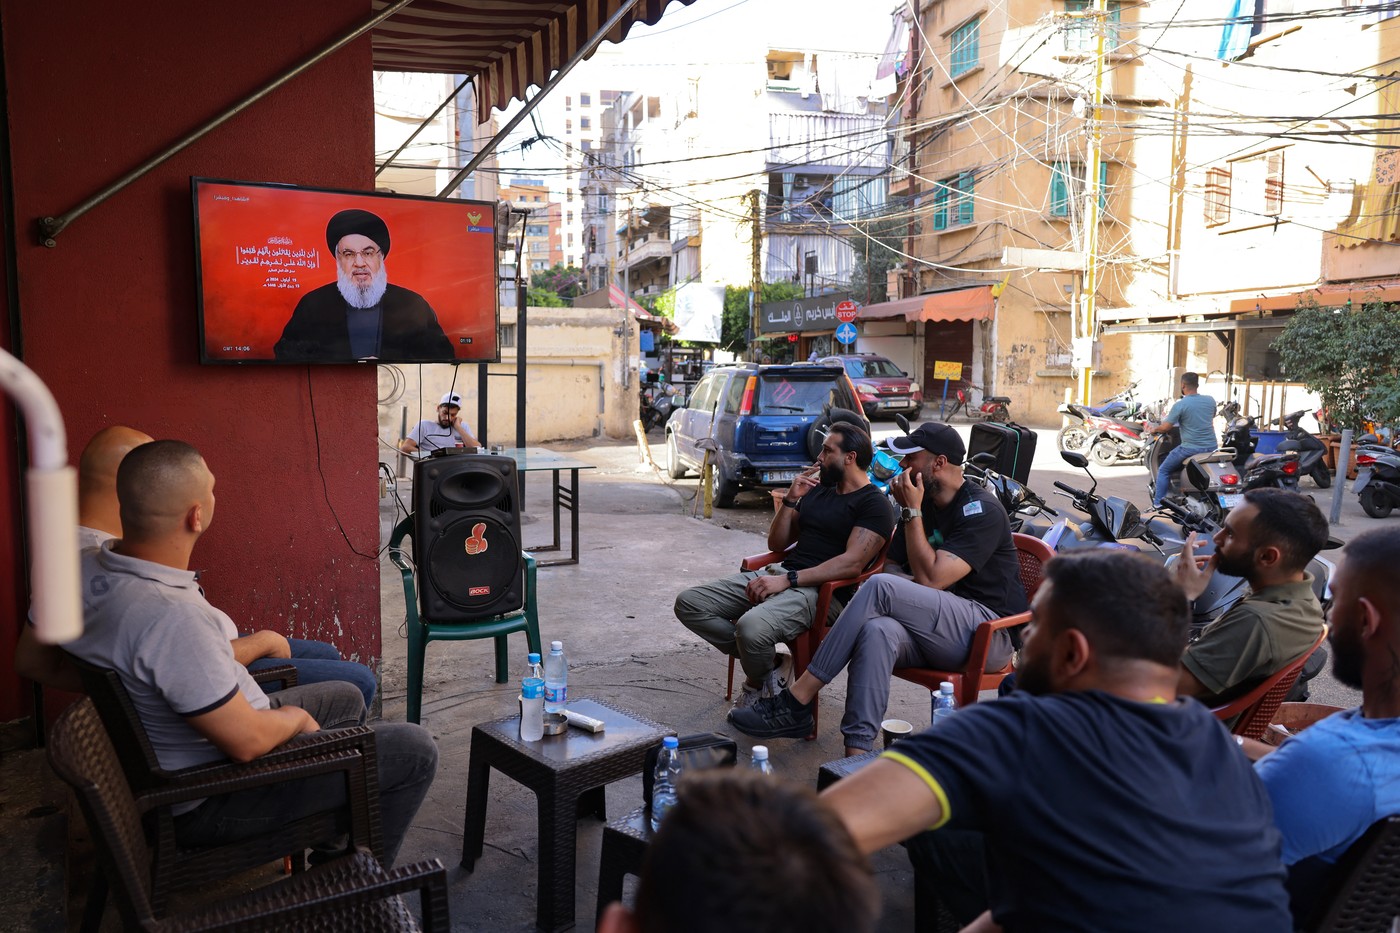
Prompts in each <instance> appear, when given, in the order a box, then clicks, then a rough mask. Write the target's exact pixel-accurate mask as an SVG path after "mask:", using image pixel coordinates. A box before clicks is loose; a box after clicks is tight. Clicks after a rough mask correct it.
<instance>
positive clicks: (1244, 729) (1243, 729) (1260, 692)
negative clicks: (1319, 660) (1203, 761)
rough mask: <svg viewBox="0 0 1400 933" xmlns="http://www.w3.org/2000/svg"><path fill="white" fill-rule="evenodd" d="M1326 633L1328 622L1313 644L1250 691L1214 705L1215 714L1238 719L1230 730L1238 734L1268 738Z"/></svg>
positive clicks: (1223, 719)
mask: <svg viewBox="0 0 1400 933" xmlns="http://www.w3.org/2000/svg"><path fill="white" fill-rule="evenodd" d="M1326 637H1327V626H1325V625H1324V626H1323V627H1322V631H1321V632H1319V633H1318V636H1317V641H1315V642H1313V644H1312V647H1311V648H1309V649H1308V650H1307V651H1304V652H1303V653H1302V654H1301V655H1299V656H1298V657H1297V658H1295V659H1294V660H1292V661H1289V662H1288V663H1287V664H1285V665H1284V666H1283V667H1282V668H1280V669H1279V670H1277V671H1275V672H1274V673H1272V674H1270V675H1269V676H1268V677H1265V678H1264V679H1263V680H1262V681H1261V682H1260V683H1259V685H1258V686H1256V687H1254V688H1253V689H1251V690H1250V691H1249V692H1248V693H1246V694H1244V695H1243V696H1241V697H1239V698H1238V699H1235V700H1232V701H1231V702H1229V703H1226V704H1225V705H1224V706H1217V707H1215V708H1213V709H1212V710H1211V712H1212V713H1214V714H1215V718H1216V719H1219V720H1221V721H1222V722H1229V721H1230V720H1231V719H1234V720H1235V722H1234V725H1232V726H1231V727H1230V732H1231V733H1232V734H1234V735H1242V736H1244V737H1245V738H1247V739H1262V738H1264V732H1265V730H1267V729H1268V728H1269V722H1270V721H1271V720H1272V719H1273V718H1274V713H1277V712H1278V708H1279V706H1280V705H1282V703H1283V701H1284V699H1285V698H1287V696H1288V691H1290V690H1292V689H1293V684H1294V682H1296V681H1297V680H1298V675H1299V674H1301V673H1302V672H1303V665H1304V664H1305V663H1307V660H1308V658H1310V657H1312V653H1313V652H1314V651H1316V650H1317V648H1318V646H1319V645H1321V644H1322V641H1323V639H1325V638H1326ZM1235 717H1239V718H1238V719H1236V718H1235Z"/></svg>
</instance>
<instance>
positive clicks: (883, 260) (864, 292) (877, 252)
mask: <svg viewBox="0 0 1400 933" xmlns="http://www.w3.org/2000/svg"><path fill="white" fill-rule="evenodd" d="M908 229H909V222H908V221H907V220H900V219H897V218H890V217H886V218H884V219H881V220H875V221H872V222H870V223H869V224H867V225H866V226H865V234H866V235H862V234H859V233H857V234H855V235H854V236H849V237H847V238H846V242H848V243H850V244H851V249H853V250H855V254H856V266H855V269H854V270H852V272H851V295H852V297H854V298H855V300H856V301H859V302H860V303H861V304H876V303H877V302H881V301H885V300H886V299H887V297H888V294H887V292H888V289H887V287H886V286H887V283H888V281H889V278H888V275H887V273H888V272H889V271H890V270H891V269H893V268H894V267H895V266H896V265H898V264H899V261H900V260H901V259H902V258H903V256H901V255H900V251H902V250H903V249H904V237H905V235H906V234H907V233H908Z"/></svg>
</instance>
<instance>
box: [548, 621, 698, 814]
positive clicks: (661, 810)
mask: <svg viewBox="0 0 1400 933" xmlns="http://www.w3.org/2000/svg"><path fill="white" fill-rule="evenodd" d="M556 644H558V643H557V642H556ZM680 744H681V741H680V739H678V738H676V737H675V736H674V735H668V736H666V738H664V739H662V740H661V754H660V755H658V756H656V781H655V783H653V784H652V785H651V831H652V832H656V831H657V829H659V828H660V827H661V821H662V820H663V819H665V817H666V813H667V812H668V811H669V810H670V809H671V808H672V807H674V806H675V805H676V779H677V778H679V777H680V775H681V753H680Z"/></svg>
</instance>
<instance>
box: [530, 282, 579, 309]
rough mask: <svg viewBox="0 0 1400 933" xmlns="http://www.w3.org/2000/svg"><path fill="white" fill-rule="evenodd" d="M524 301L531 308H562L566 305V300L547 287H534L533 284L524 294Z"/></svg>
mask: <svg viewBox="0 0 1400 933" xmlns="http://www.w3.org/2000/svg"><path fill="white" fill-rule="evenodd" d="M525 302H526V304H528V305H529V306H530V307H532V308H563V307H566V306H567V305H568V302H566V301H564V299H563V298H560V297H559V296H558V295H557V294H555V293H554V292H552V291H550V290H549V289H547V288H536V287H535V286H533V285H531V286H530V288H529V291H528V292H527V294H526V296H525Z"/></svg>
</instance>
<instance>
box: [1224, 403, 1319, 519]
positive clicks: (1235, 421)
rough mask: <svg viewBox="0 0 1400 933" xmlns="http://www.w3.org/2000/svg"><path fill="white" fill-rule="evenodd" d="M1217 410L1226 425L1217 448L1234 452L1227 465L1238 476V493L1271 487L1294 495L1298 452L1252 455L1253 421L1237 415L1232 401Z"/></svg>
mask: <svg viewBox="0 0 1400 933" xmlns="http://www.w3.org/2000/svg"><path fill="white" fill-rule="evenodd" d="M1221 411H1222V413H1223V414H1224V415H1225V417H1226V418H1228V419H1229V423H1228V424H1227V425H1226V427H1225V430H1224V432H1222V433H1221V435H1220V447H1221V449H1222V450H1223V449H1225V448H1230V449H1232V450H1234V451H1235V458H1234V460H1233V461H1231V462H1232V463H1234V465H1235V469H1236V470H1237V471H1238V473H1239V475H1240V477H1241V479H1240V481H1239V483H1238V485H1239V487H1240V488H1239V490H1238V491H1239V492H1241V493H1242V492H1245V491H1247V490H1250V489H1259V488H1261V487H1266V486H1271V487H1274V488H1277V489H1291V490H1293V491H1295V492H1296V491H1297V489H1298V476H1299V474H1300V472H1301V470H1300V465H1299V464H1300V461H1299V454H1298V452H1297V451H1296V450H1284V451H1280V452H1278V453H1272V454H1260V453H1255V449H1256V448H1257V447H1258V445H1259V438H1258V437H1257V436H1255V435H1254V434H1253V428H1254V418H1253V417H1251V416H1248V415H1243V414H1241V413H1240V407H1239V404H1238V403H1236V402H1227V403H1226V404H1225V405H1223V406H1221ZM1230 508H1233V506H1231V507H1230ZM1226 511H1229V509H1226Z"/></svg>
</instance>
